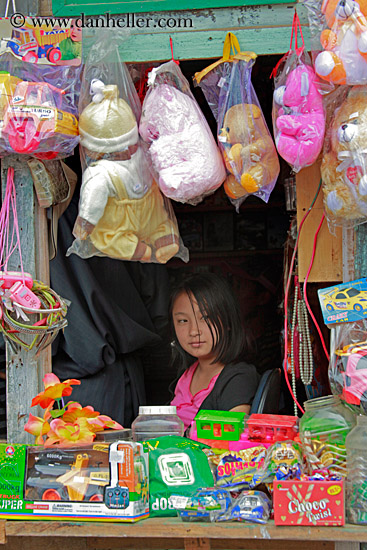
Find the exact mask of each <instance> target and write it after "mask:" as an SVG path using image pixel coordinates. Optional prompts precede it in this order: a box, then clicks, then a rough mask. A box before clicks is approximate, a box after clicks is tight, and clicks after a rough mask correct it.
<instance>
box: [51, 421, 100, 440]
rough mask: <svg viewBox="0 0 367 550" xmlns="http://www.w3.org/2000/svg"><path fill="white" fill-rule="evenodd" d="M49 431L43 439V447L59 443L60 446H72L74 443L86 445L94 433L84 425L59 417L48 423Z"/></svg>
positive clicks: (92, 438) (93, 436)
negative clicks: (65, 420)
mask: <svg viewBox="0 0 367 550" xmlns="http://www.w3.org/2000/svg"><path fill="white" fill-rule="evenodd" d="M50 427H51V429H50V431H49V433H48V437H47V439H46V441H45V444H44V445H45V447H52V445H60V447H73V446H74V445H75V444H79V445H87V444H90V443H92V442H93V440H94V438H95V434H94V433H92V432H91V431H90V430H88V429H87V428H86V427H85V426H80V425H79V424H76V423H75V424H70V423H69V422H64V421H63V420H62V419H61V418H55V419H54V420H52V422H51V423H50Z"/></svg>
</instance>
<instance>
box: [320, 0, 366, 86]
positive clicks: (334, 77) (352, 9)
mask: <svg viewBox="0 0 367 550" xmlns="http://www.w3.org/2000/svg"><path fill="white" fill-rule="evenodd" d="M322 13H323V14H324V15H325V22H326V25H327V28H326V29H324V30H323V31H322V33H321V37H320V41H321V45H322V48H323V51H322V52H321V53H319V54H318V55H317V57H316V60H315V70H316V73H317V74H318V75H319V76H320V77H321V78H323V79H324V80H327V81H328V82H332V83H334V84H348V85H354V84H365V83H367V20H366V16H367V0H359V1H358V2H356V1H355V0H324V2H323V3H322Z"/></svg>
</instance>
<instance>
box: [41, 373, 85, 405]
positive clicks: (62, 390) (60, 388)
mask: <svg viewBox="0 0 367 550" xmlns="http://www.w3.org/2000/svg"><path fill="white" fill-rule="evenodd" d="M43 383H44V386H45V390H44V391H43V392H41V393H39V394H38V395H36V397H34V398H33V399H32V407H34V406H35V405H40V406H41V407H42V408H43V409H46V408H47V407H48V406H49V405H51V404H53V402H54V401H55V399H60V397H64V396H68V395H71V392H72V391H73V390H72V388H71V386H72V385H74V386H76V385H79V384H80V383H81V382H80V380H76V379H75V378H71V379H70V380H65V382H60V380H59V378H58V377H57V376H56V374H53V373H51V372H50V373H48V374H46V375H45V377H44V378H43Z"/></svg>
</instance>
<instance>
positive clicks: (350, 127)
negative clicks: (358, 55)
mask: <svg viewBox="0 0 367 550" xmlns="http://www.w3.org/2000/svg"><path fill="white" fill-rule="evenodd" d="M366 144H367V89H366V88H365V87H364V86H363V87H362V86H354V87H351V88H350V91H349V93H348V96H347V98H346V100H345V101H344V102H343V103H342V105H341V106H340V107H339V109H337V110H336V112H335V115H334V118H333V120H332V122H331V127H330V129H329V132H328V133H327V137H326V140H325V147H324V155H323V159H322V164H321V177H322V182H323V193H324V207H325V212H326V215H327V218H328V220H329V221H330V222H331V223H332V224H334V225H344V226H345V227H348V226H349V227H351V226H353V225H357V224H358V223H361V222H363V221H367V220H366V216H367V164H366V160H367V155H366V151H367V150H366Z"/></svg>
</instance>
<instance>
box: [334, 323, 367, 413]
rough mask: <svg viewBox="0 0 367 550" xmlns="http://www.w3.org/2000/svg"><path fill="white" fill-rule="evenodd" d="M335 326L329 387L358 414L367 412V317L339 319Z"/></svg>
mask: <svg viewBox="0 0 367 550" xmlns="http://www.w3.org/2000/svg"><path fill="white" fill-rule="evenodd" d="M334 330H335V340H334V346H333V348H334V349H333V351H332V353H331V355H330V363H329V373H328V374H329V382H330V388H331V391H332V393H333V395H338V396H339V397H340V398H341V399H342V401H344V403H346V404H347V405H348V406H349V407H351V408H352V409H354V410H355V412H356V413H357V414H367V319H361V320H360V321H355V322H353V323H341V324H340V325H337V326H336V327H335V328H334Z"/></svg>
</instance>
